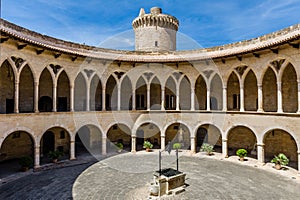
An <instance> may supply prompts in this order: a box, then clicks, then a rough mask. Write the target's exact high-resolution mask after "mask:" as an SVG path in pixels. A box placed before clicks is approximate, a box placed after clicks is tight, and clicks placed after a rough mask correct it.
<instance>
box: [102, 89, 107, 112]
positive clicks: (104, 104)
mask: <svg viewBox="0 0 300 200" xmlns="http://www.w3.org/2000/svg"><path fill="white" fill-rule="evenodd" d="M105 97H106V92H105V87H104V88H103V89H102V111H105V110H106V102H105Z"/></svg>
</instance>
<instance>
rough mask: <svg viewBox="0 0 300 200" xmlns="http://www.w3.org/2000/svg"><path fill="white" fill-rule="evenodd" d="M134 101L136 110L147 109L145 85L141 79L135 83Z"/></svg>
mask: <svg viewBox="0 0 300 200" xmlns="http://www.w3.org/2000/svg"><path fill="white" fill-rule="evenodd" d="M135 101H136V103H135V106H136V109H137V110H146V109H147V84H146V82H145V80H144V78H143V77H140V78H139V80H138V81H137V83H136V91H135Z"/></svg>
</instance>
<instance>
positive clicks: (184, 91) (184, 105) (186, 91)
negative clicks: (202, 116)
mask: <svg viewBox="0 0 300 200" xmlns="http://www.w3.org/2000/svg"><path fill="white" fill-rule="evenodd" d="M179 103H180V109H181V110H190V109H191V82H190V80H189V79H188V77H187V76H184V77H183V78H182V79H181V81H180V85H179Z"/></svg>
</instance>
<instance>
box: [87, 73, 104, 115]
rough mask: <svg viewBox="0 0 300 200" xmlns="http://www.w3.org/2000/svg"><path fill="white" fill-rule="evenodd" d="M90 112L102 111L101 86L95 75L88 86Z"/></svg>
mask: <svg viewBox="0 0 300 200" xmlns="http://www.w3.org/2000/svg"><path fill="white" fill-rule="evenodd" d="M90 110H91V111H100V110H102V84H101V81H100V79H99V77H98V76H97V75H95V76H94V77H93V79H92V81H91V85H90Z"/></svg>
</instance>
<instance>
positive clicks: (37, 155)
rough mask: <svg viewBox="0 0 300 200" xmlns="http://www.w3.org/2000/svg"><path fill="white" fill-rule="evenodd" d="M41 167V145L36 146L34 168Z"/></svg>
mask: <svg viewBox="0 0 300 200" xmlns="http://www.w3.org/2000/svg"><path fill="white" fill-rule="evenodd" d="M39 167H40V146H35V147H34V168H35V169H36V168H39Z"/></svg>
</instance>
